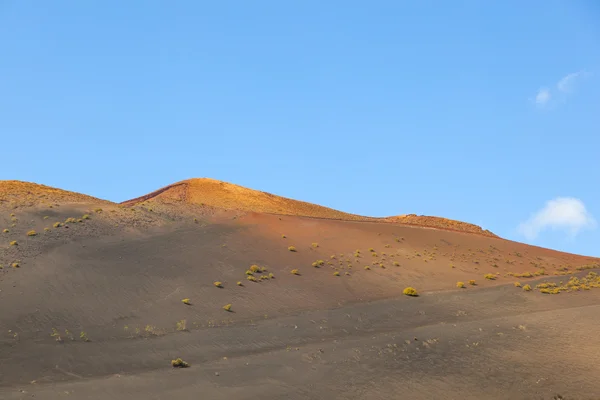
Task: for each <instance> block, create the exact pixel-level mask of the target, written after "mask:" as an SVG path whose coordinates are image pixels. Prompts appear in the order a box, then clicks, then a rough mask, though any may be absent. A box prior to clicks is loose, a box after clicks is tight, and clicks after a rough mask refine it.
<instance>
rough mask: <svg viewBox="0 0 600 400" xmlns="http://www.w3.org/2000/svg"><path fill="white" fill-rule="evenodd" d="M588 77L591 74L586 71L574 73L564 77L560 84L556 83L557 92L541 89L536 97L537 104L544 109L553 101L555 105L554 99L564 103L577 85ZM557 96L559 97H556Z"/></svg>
mask: <svg viewBox="0 0 600 400" xmlns="http://www.w3.org/2000/svg"><path fill="white" fill-rule="evenodd" d="M588 75H589V73H587V72H585V71H578V72H572V73H570V74H567V75H565V76H563V77H562V78H561V79H559V81H558V82H556V89H555V90H552V91H551V90H550V89H548V88H546V87H544V88H541V89H540V90H538V92H537V94H536V96H535V104H536V105H538V106H540V107H542V106H545V105H547V104H548V103H549V102H550V101H551V100H552V103H554V102H555V101H556V100H553V99H554V98H556V99H557V100H559V101H560V100H562V101H564V100H565V99H566V95H568V94H571V93H573V92H574V90H575V85H576V83H577V82H578V81H580V80H581V79H582V78H585V77H586V76H588ZM557 94H558V96H556V95H557Z"/></svg>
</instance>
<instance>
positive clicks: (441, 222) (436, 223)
mask: <svg viewBox="0 0 600 400" xmlns="http://www.w3.org/2000/svg"><path fill="white" fill-rule="evenodd" d="M386 220H388V221H389V222H395V223H399V224H405V225H416V226H424V227H431V228H438V229H448V230H453V231H459V232H469V233H476V234H478V235H484V236H490V237H498V236H497V235H495V234H493V233H492V232H490V231H488V230H487V229H482V228H481V227H480V226H477V225H475V224H470V223H468V222H461V221H456V220H453V219H448V218H441V217H430V216H426V215H416V214H407V215H398V216H394V217H388V218H386Z"/></svg>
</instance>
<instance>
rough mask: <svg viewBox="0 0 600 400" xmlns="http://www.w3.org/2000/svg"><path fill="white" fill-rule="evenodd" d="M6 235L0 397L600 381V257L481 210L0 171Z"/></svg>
mask: <svg viewBox="0 0 600 400" xmlns="http://www.w3.org/2000/svg"><path fill="white" fill-rule="evenodd" d="M0 240H1V242H0V305H1V306H0V307H2V308H1V310H2V311H1V312H0V328H2V329H0V398H1V399H24V398H31V397H32V396H35V397H36V398H42V399H50V400H54V399H64V398H74V399H106V398H111V399H148V398H157V399H158V398H160V399H162V398H178V399H196V398H200V397H202V398H209V399H256V398H260V399H280V398H286V399H292V400H293V399H307V398H311V399H390V398H398V394H399V393H401V394H402V396H403V398H404V397H406V398H411V399H435V398H444V399H482V398H485V399H506V398H509V397H510V398H512V399H531V398H536V399H538V398H547V399H551V398H553V396H556V395H557V394H562V395H564V396H565V398H567V399H568V398H591V396H593V395H596V394H597V393H598V390H597V376H600V362H598V355H599V354H600V353H598V348H600V338H599V337H598V335H595V334H594V332H596V331H597V329H598V328H599V327H600V326H598V322H597V315H599V314H600V290H598V289H600V279H599V278H598V275H597V274H596V272H598V271H600V260H599V259H597V258H593V257H588V256H582V255H575V254H569V253H565V252H559V251H555V250H551V249H545V248H540V247H535V246H529V245H526V244H523V243H517V242H514V241H509V240H505V239H502V238H499V237H497V236H495V235H493V234H492V233H491V232H488V231H484V230H482V229H481V228H480V227H477V226H476V225H472V224H468V223H464V222H459V221H453V220H448V219H444V218H440V217H424V216H416V215H411V214H408V215H402V216H395V217H386V218H372V217H363V216H358V215H353V214H348V213H344V212H341V211H337V210H333V209H330V208H326V207H321V206H318V205H315V204H310V203H306V202H302V201H297V200H292V199H288V198H284V197H279V196H275V195H272V194H268V193H264V192H259V191H255V190H251V189H248V188H244V187H241V186H237V185H233V184H229V183H225V182H219V181H215V180H212V179H191V180H187V181H182V182H178V183H175V184H173V185H169V186H167V187H165V188H163V189H160V190H157V191H155V192H153V193H150V194H148V195H145V196H141V197H139V198H136V199H133V200H129V201H126V202H123V203H122V204H116V203H113V202H109V201H105V200H100V199H96V198H93V197H90V196H86V195H83V194H78V193H73V192H68V191H63V190H60V189H55V188H50V187H47V186H43V185H37V184H32V183H25V182H17V181H0ZM409 287H412V288H414V289H415V291H416V293H413V292H411V291H407V293H408V294H417V296H409V295H405V294H403V293H404V290H405V289H407V288H409ZM177 358H182V359H183V360H184V361H186V362H188V363H189V364H190V367H189V368H183V369H179V368H174V367H173V366H172V365H171V361H172V360H177ZM175 364H176V365H180V364H178V363H175Z"/></svg>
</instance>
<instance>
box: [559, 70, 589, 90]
mask: <svg viewBox="0 0 600 400" xmlns="http://www.w3.org/2000/svg"><path fill="white" fill-rule="evenodd" d="M582 74H583V72H582V71H579V72H573V73H571V74H569V75H567V76H565V77H563V78H562V79H561V80H560V81H558V83H557V84H556V87H557V88H558V90H560V91H561V92H563V93H568V92H571V91H572V90H573V86H574V85H575V81H576V80H577V78H579V77H581V76H582Z"/></svg>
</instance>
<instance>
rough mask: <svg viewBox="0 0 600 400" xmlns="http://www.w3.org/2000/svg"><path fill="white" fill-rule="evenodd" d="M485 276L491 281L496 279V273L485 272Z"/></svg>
mask: <svg viewBox="0 0 600 400" xmlns="http://www.w3.org/2000/svg"><path fill="white" fill-rule="evenodd" d="M483 277H484V278H485V279H489V280H490V281H493V280H495V279H496V275H494V274H485V275H484V276H483Z"/></svg>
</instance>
